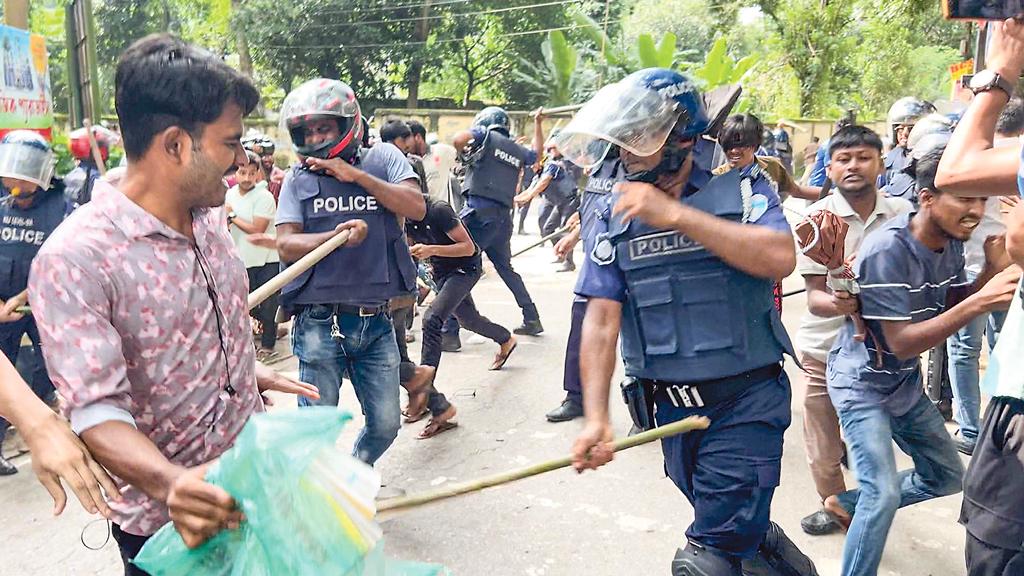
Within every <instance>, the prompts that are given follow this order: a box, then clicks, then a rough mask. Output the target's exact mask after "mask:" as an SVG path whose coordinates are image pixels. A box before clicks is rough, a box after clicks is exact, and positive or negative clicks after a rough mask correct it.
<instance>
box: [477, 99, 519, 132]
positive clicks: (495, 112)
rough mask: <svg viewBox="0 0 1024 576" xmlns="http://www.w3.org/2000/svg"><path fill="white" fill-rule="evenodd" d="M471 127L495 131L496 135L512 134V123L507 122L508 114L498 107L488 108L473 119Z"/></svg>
mask: <svg viewBox="0 0 1024 576" xmlns="http://www.w3.org/2000/svg"><path fill="white" fill-rule="evenodd" d="M473 126H480V127H482V128H485V129H487V130H488V131H490V130H495V131H497V132H498V133H500V134H502V135H504V136H508V135H509V134H511V132H512V121H511V120H509V117H508V112H505V109H504V108H501V107H498V106H488V107H487V108H484V109H483V110H481V111H480V112H477V115H476V116H475V117H473Z"/></svg>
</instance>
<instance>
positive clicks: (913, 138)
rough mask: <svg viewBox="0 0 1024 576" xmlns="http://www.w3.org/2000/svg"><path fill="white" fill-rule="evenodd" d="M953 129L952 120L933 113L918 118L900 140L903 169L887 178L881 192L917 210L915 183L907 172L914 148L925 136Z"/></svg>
mask: <svg viewBox="0 0 1024 576" xmlns="http://www.w3.org/2000/svg"><path fill="white" fill-rule="evenodd" d="M955 127H956V122H955V121H954V119H953V118H950V117H949V116H945V115H943V114H939V113H938V112H933V113H931V114H928V115H927V116H923V117H921V118H919V119H918V120H917V121H916V122H915V124H914V127H913V128H912V129H910V131H908V132H907V135H906V138H904V139H903V140H902V142H903V151H904V153H905V156H904V158H903V160H902V162H903V167H902V168H901V169H900V170H897V171H894V172H892V173H891V174H889V175H888V176H887V178H888V182H887V183H886V185H885V187H884V188H882V192H883V193H884V194H885V195H887V196H892V197H894V198H903V199H905V200H908V201H910V203H911V204H913V205H914V207H915V208H917V181H916V179H915V178H914V175H913V171H910V170H908V168H909V166H910V164H911V158H912V157H913V152H914V148H915V147H916V146H917V144H918V143H919V142H920V141H921V140H922V139H923V138H924V137H925V136H928V135H929V134H947V135H948V134H952V133H953V128H955ZM890 155H891V153H890ZM887 158H888V156H887Z"/></svg>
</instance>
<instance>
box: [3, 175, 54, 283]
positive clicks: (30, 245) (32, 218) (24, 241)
mask: <svg viewBox="0 0 1024 576" xmlns="http://www.w3.org/2000/svg"><path fill="white" fill-rule="evenodd" d="M12 200H13V199H12V198H11V197H9V196H5V197H4V198H2V199H0V299H3V300H6V299H8V298H10V297H11V296H14V295H15V294H18V293H20V292H22V291H23V290H25V288H27V287H28V273H29V268H31V266H32V259H33V258H35V257H36V254H37V253H38V252H39V248H41V247H42V245H43V242H45V241H46V239H47V238H49V237H50V234H52V233H53V231H54V230H56V229H57V226H59V225H60V223H61V222H63V221H64V216H65V215H66V214H67V202H66V201H65V200H64V194H62V193H61V192H60V191H59V190H54V189H50V190H47V191H45V192H39V193H38V195H37V196H36V198H35V200H34V201H33V202H32V206H30V207H29V208H28V209H25V210H23V209H21V208H18V207H17V206H16V205H15V204H14V202H13V201H12Z"/></svg>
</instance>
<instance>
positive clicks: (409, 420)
mask: <svg viewBox="0 0 1024 576" xmlns="http://www.w3.org/2000/svg"><path fill="white" fill-rule="evenodd" d="M413 405H414V403H413V402H412V400H410V401H409V403H408V404H406V406H405V409H404V410H402V416H404V419H403V420H402V421H403V422H405V423H406V424H413V423H415V422H419V421H420V420H423V419H424V418H426V416H427V414H430V409H429V408H427V403H426V402H424V403H423V405H422V406H423V407H422V408H421V409H420V411H419V412H416V413H413V412H410V407H411V406H413Z"/></svg>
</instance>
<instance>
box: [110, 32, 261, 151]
mask: <svg viewBox="0 0 1024 576" xmlns="http://www.w3.org/2000/svg"><path fill="white" fill-rule="evenodd" d="M114 90H115V94H114V106H115V108H116V110H117V118H118V122H119V124H120V126H121V137H122V141H123V142H124V151H125V154H126V155H127V156H128V159H129V160H135V159H137V158H140V157H142V156H143V155H144V154H145V153H146V151H147V150H148V149H149V146H150V144H151V143H152V141H153V137H154V136H156V135H157V134H159V133H160V132H163V131H164V130H166V129H168V128H170V127H172V126H179V127H181V128H182V129H183V130H185V131H186V132H188V133H189V134H191V135H192V136H193V137H196V138H198V137H199V136H200V135H202V131H203V128H204V127H205V126H206V125H207V124H211V123H213V122H214V121H216V120H217V118H219V117H220V115H221V114H222V113H223V112H224V108H225V106H227V105H228V104H229V103H231V104H235V105H237V106H238V107H239V108H241V109H242V113H243V114H244V115H248V114H249V113H250V112H252V111H253V109H254V108H256V104H257V103H259V99H260V95H259V92H258V91H257V90H256V87H255V86H254V85H253V83H252V81H251V80H249V78H248V77H246V76H245V75H243V74H242V73H241V72H239V71H237V70H235V69H234V68H231V67H230V66H228V65H227V64H225V63H224V61H223V60H221V59H220V58H218V57H216V56H214V55H213V54H211V53H210V52H207V51H206V50H203V49H202V48H199V47H197V46H194V45H192V44H188V43H187V42H185V41H184V40H182V39H180V38H178V37H176V36H173V35H171V34H152V35H149V36H146V37H145V38H142V39H141V40H138V41H137V42H135V43H134V44H132V45H131V46H130V47H129V48H128V49H127V50H125V51H124V53H123V54H121V57H120V59H118V61H117V73H116V74H115V76H114Z"/></svg>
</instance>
